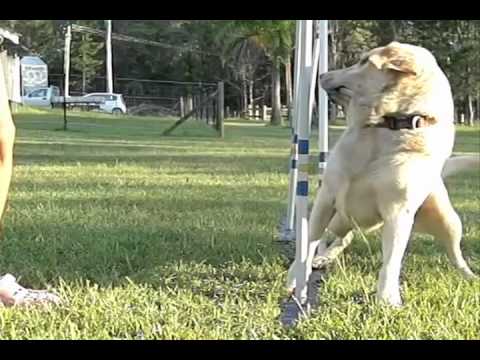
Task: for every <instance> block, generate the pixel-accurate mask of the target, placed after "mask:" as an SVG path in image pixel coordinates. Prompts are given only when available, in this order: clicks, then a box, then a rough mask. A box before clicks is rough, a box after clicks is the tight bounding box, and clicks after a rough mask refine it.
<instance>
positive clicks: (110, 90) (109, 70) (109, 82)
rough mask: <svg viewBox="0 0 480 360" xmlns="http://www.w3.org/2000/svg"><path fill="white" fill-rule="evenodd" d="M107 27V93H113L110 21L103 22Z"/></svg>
mask: <svg viewBox="0 0 480 360" xmlns="http://www.w3.org/2000/svg"><path fill="white" fill-rule="evenodd" d="M105 23H106V25H107V38H106V46H105V48H106V50H107V61H106V62H107V92H108V93H113V70H112V20H105Z"/></svg>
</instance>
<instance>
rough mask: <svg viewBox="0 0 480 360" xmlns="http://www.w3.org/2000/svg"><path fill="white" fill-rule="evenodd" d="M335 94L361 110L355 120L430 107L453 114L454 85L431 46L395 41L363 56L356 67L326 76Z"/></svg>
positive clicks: (440, 115)
mask: <svg viewBox="0 0 480 360" xmlns="http://www.w3.org/2000/svg"><path fill="white" fill-rule="evenodd" d="M320 84H321V86H322V87H323V88H324V89H325V90H326V91H327V93H328V94H329V97H330V98H331V99H332V100H333V101H335V102H336V103H338V104H340V105H344V106H346V107H347V116H348V115H349V114H348V113H351V112H355V119H353V121H354V122H363V123H365V122H376V119H379V118H381V117H382V116H384V115H387V114H392V113H399V114H402V113H403V114H409V113H414V112H421V113H425V114H427V115H429V116H432V117H435V118H436V120H437V121H441V120H442V119H446V118H450V121H452V120H453V102H452V96H451V90H450V85H449V83H448V80H447V78H446V77H445V75H444V73H443V72H442V70H441V69H440V67H439V66H438V64H437V61H436V60H435V57H434V56H433V55H432V54H431V53H430V52H429V51H428V50H426V49H424V48H422V47H419V46H413V45H409V44H402V43H398V42H392V43H390V44H388V45H387V46H384V47H379V48H375V49H373V50H371V51H369V52H368V53H366V54H364V55H363V56H361V58H360V60H359V61H358V62H357V63H356V64H354V65H353V66H351V67H348V68H345V69H340V70H334V71H330V72H327V73H325V74H322V75H321V76H320Z"/></svg>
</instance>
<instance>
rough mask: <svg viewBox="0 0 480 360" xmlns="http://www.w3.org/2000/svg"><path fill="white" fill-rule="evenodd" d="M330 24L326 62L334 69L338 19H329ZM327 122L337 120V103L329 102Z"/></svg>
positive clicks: (336, 58) (336, 53)
mask: <svg viewBox="0 0 480 360" xmlns="http://www.w3.org/2000/svg"><path fill="white" fill-rule="evenodd" d="M329 23H330V24H331V25H330V41H329V43H330V44H331V47H330V51H329V54H330V59H329V60H330V61H329V62H328V63H329V64H328V65H329V66H328V67H329V69H336V68H337V61H338V52H337V38H336V35H337V31H338V20H331V21H329ZM329 115H330V116H329V122H331V123H332V122H334V121H336V120H337V104H335V103H331V106H330V113H329Z"/></svg>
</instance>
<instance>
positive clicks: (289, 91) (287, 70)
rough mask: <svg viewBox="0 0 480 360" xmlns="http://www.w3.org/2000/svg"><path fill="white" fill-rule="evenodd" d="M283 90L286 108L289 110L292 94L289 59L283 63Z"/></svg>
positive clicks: (290, 63)
mask: <svg viewBox="0 0 480 360" xmlns="http://www.w3.org/2000/svg"><path fill="white" fill-rule="evenodd" d="M285 89H286V103H287V107H288V108H289V109H290V107H291V106H292V102H293V92H292V62H291V60H290V57H289V58H288V59H287V62H286V63H285Z"/></svg>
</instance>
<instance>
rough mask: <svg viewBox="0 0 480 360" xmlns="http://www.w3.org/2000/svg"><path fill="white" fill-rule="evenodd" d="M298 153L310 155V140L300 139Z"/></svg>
mask: <svg viewBox="0 0 480 360" xmlns="http://www.w3.org/2000/svg"><path fill="white" fill-rule="evenodd" d="M298 153H299V154H300V155H308V140H298Z"/></svg>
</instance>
